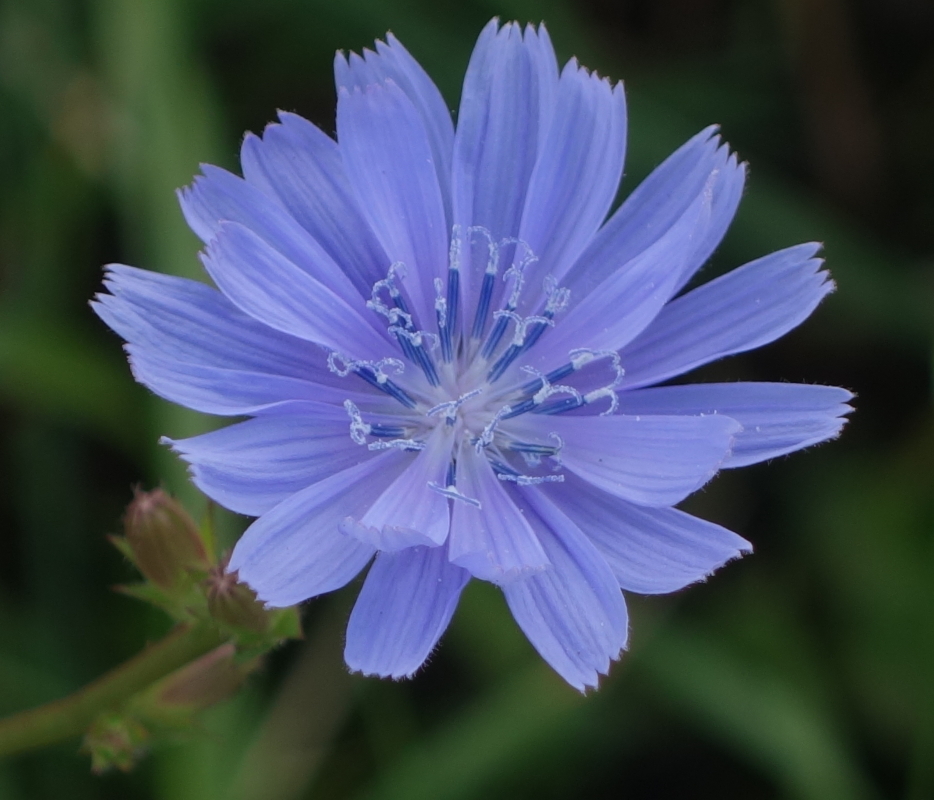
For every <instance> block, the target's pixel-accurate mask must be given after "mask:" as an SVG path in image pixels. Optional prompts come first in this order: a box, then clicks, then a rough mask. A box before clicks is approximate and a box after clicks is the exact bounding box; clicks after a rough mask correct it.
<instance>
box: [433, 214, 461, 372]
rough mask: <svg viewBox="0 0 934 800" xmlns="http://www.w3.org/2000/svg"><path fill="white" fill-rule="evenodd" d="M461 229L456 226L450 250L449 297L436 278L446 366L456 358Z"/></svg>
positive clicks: (437, 306) (443, 355)
mask: <svg viewBox="0 0 934 800" xmlns="http://www.w3.org/2000/svg"><path fill="white" fill-rule="evenodd" d="M461 245H462V240H461V227H460V225H455V226H454V228H453V230H452V234H451V247H450V249H449V250H448V288H447V297H443V296H442V291H443V288H444V287H443V284H442V282H441V279H440V278H435V280H434V284H435V295H436V296H435V312H436V313H437V315H438V332H439V333H440V334H441V357H442V358H443V359H444V363H445V364H450V363H451V361H452V360H453V358H454V347H453V338H454V337H453V332H454V330H455V326H456V325H457V309H458V305H459V303H460V279H461V278H460V265H461Z"/></svg>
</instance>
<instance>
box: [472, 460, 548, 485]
mask: <svg viewBox="0 0 934 800" xmlns="http://www.w3.org/2000/svg"><path fill="white" fill-rule="evenodd" d="M490 466H491V467H493V472H495V473H496V477H497V478H499V479H500V480H501V481H510V482H512V483H515V484H516V485H517V486H535V485H537V484H539V483H563V482H564V475H523V474H522V473H521V472H519V471H518V470H515V469H513V468H512V467H510V466H508V465H507V464H504V463H503V462H502V461H496V460H494V459H492V458H491V459H490Z"/></svg>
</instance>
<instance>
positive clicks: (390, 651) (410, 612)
mask: <svg viewBox="0 0 934 800" xmlns="http://www.w3.org/2000/svg"><path fill="white" fill-rule="evenodd" d="M469 579H470V574H469V573H468V572H467V571H466V570H463V569H461V568H460V567H457V566H455V565H454V564H451V563H450V562H449V561H448V558H447V552H446V548H444V547H412V548H410V549H408V550H402V551H400V552H398V553H380V554H379V555H378V556H377V557H376V561H375V562H374V563H373V566H372V567H371V568H370V572H369V574H368V575H367V577H366V582H365V583H364V584H363V589H362V590H361V591H360V596H359V597H358V598H357V602H356V605H354V608H353V612H352V613H351V615H350V623H349V625H348V626H347V645H346V647H345V648H344V660H345V661H346V662H347V666H348V667H350V669H351V670H353V671H354V672H362V673H363V674H365V675H379V676H380V677H383V678H389V677H391V678H409V677H411V676H412V675H413V674H414V673H415V671H416V670H417V669H418V668H419V667H420V666H421V665H422V664H424V663H425V659H427V658H428V655H429V654H430V653H431V651H432V649H433V648H434V646H435V645H436V644H437V643H438V639H440V638H441V634H443V633H444V631H445V630H446V629H447V627H448V623H449V622H450V621H451V616H452V615H453V614H454V609H455V608H457V601H458V600H459V599H460V595H461V590H462V589H463V588H464V586H466V585H467V581H468V580H469Z"/></svg>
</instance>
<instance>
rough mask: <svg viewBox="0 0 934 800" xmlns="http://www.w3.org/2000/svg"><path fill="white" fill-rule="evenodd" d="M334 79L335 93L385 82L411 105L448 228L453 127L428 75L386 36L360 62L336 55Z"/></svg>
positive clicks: (400, 46)
mask: <svg viewBox="0 0 934 800" xmlns="http://www.w3.org/2000/svg"><path fill="white" fill-rule="evenodd" d="M348 62H349V63H348ZM334 75H335V83H336V84H337V88H338V90H340V89H353V88H360V89H363V88H366V86H368V85H369V84H373V83H384V82H385V81H386V80H387V79H389V80H391V81H392V82H393V83H395V84H396V86H398V87H399V88H400V89H402V91H403V92H405V95H406V97H408V98H409V100H411V101H412V104H413V105H414V106H415V108H416V109H417V110H418V112H419V114H420V115H421V120H422V124H423V125H424V126H425V132H426V133H427V134H428V144H429V146H430V147H431V156H432V159H433V160H434V163H435V167H436V171H437V175H438V186H439V187H440V189H441V197H442V198H443V200H444V203H445V208H446V219H447V220H448V224H449V225H450V219H451V209H450V205H449V204H450V195H451V151H452V150H453V148H454V123H453V121H452V120H451V112H450V110H449V109H448V106H447V103H445V102H444V98H443V97H442V96H441V92H439V91H438V87H437V86H435V84H434V81H432V80H431V78H430V77H429V76H428V73H427V72H425V70H424V69H422V66H421V64H419V63H418V62H417V61H416V60H415V59H414V58H412V56H411V54H410V53H409V51H408V50H406V49H405V48H404V47H403V46H402V43H401V42H400V41H399V40H398V39H397V38H396V37H395V36H393V35H392V34H391V33H389V34H387V35H386V41H385V42H381V41H379V40H377V42H376V52H375V53H374V52H373V51H372V50H364V51H363V58H360V56H358V55H357V54H356V53H351V54H350V57H349V59H345V58H344V56H343V54H342V53H338V54H337V56H336V57H335V59H334Z"/></svg>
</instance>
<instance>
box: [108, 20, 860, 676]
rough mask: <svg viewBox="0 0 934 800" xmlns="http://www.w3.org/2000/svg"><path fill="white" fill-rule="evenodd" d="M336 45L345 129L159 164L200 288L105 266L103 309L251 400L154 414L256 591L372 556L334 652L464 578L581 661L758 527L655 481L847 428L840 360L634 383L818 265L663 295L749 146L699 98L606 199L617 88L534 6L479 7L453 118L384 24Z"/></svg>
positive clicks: (784, 312) (676, 361) (816, 271)
mask: <svg viewBox="0 0 934 800" xmlns="http://www.w3.org/2000/svg"><path fill="white" fill-rule="evenodd" d="M335 71H336V76H337V87H338V108H337V140H336V141H335V140H334V139H332V138H330V137H329V136H327V135H326V134H325V133H323V132H322V131H320V130H319V129H318V128H316V127H315V126H314V125H312V124H311V123H309V122H307V121H305V120H304V119H302V118H301V117H298V116H296V115H294V114H289V113H282V114H280V115H279V122H278V123H276V124H272V125H270V126H269V127H268V128H267V129H266V130H265V132H264V134H263V136H262V138H260V137H257V136H253V135H248V136H247V137H246V139H245V140H244V143H243V149H242V153H241V163H242V167H243V175H244V177H243V178H239V177H237V176H235V175H232V174H230V173H228V172H225V171H223V170H221V169H218V168H215V167H210V166H208V167H205V168H204V174H203V175H202V176H200V177H198V178H197V179H196V180H195V182H194V184H193V185H192V186H191V187H190V188H188V189H186V190H183V191H182V192H181V193H180V199H181V204H182V209H183V211H184V213H185V216H186V219H187V220H188V222H189V224H190V225H191V227H192V228H193V230H194V231H195V232H196V233H197V234H198V235H199V236H200V237H201V239H202V240H203V241H204V242H205V244H206V249H205V252H204V255H203V258H202V260H203V262H204V266H205V268H206V269H207V271H208V273H209V274H210V276H211V278H212V279H213V281H214V283H215V284H216V286H217V289H214V288H211V287H209V286H206V285H203V284H200V283H196V282H192V281H188V280H183V279H180V278H173V277H168V276H165V275H158V274H154V273H150V272H144V271H141V270H137V269H133V268H131V267H126V266H120V265H112V266H110V267H109V268H108V276H107V280H106V286H107V288H108V290H109V292H110V294H101V295H99V296H98V297H97V300H96V302H95V310H96V311H97V313H98V314H99V315H100V316H101V317H102V318H103V319H104V320H105V321H106V322H107V323H108V324H109V325H110V326H111V327H112V328H113V329H114V330H115V331H117V332H118V333H120V334H121V335H122V336H123V337H124V338H125V339H126V340H127V342H128V344H127V350H128V352H129V356H130V360H131V363H132V367H133V371H134V374H135V375H136V377H137V379H138V380H140V381H141V382H143V383H144V384H146V385H147V386H149V387H150V388H151V389H152V390H153V391H154V392H156V393H157V394H159V395H161V396H163V397H165V398H167V399H169V400H172V401H174V402H176V403H181V404H183V405H186V406H189V407H191V408H195V409H198V410H200V411H204V412H207V413H211V414H220V415H230V416H240V415H246V416H249V417H251V419H248V420H247V421H245V422H237V423H236V424H233V425H230V426H229V427H226V428H223V429H222V430H218V431H215V432H212V433H208V434H205V435H203V436H196V437H194V438H191V439H185V440H180V441H171V440H167V441H169V443H170V444H171V445H172V447H173V448H174V449H175V450H176V451H177V452H178V453H179V454H180V455H181V456H182V457H183V458H184V459H185V460H186V461H188V463H189V464H190V465H191V472H192V476H193V479H194V481H195V483H196V484H197V485H198V486H199V487H200V488H201V489H202V490H203V491H204V492H205V493H206V494H207V495H208V496H210V497H212V498H214V499H215V500H216V501H217V502H219V503H221V504H222V505H225V506H227V507H228V508H230V509H233V510H234V511H237V512H240V513H243V514H247V515H251V516H255V517H258V519H257V520H256V521H255V522H254V523H253V524H252V525H251V526H250V528H249V529H248V530H247V531H246V533H245V534H244V536H243V537H242V539H241V540H240V541H239V543H238V544H237V546H236V548H235V549H234V552H233V555H232V558H231V562H230V569H231V570H237V571H238V574H239V578H240V579H241V580H242V581H244V582H246V583H247V584H248V585H249V586H251V587H252V588H253V589H254V590H255V591H256V593H257V594H258V596H259V598H260V599H261V600H263V601H264V602H266V603H267V604H269V605H271V606H287V605H290V604H293V603H298V602H301V601H302V600H305V599H307V598H310V597H314V596H316V595H319V594H322V593H323V592H328V591H331V590H334V589H337V588H339V587H341V586H343V585H344V584H346V583H347V582H348V581H350V580H351V579H352V578H353V577H354V576H355V575H356V574H357V573H359V572H360V571H361V570H362V569H364V567H366V566H367V564H369V563H370V562H371V561H372V564H371V566H370V568H369V573H368V575H367V577H366V581H365V583H364V585H363V589H362V591H361V592H360V596H359V598H358V599H357V602H356V606H355V607H354V610H353V613H352V614H351V617H350V623H349V628H348V633H347V645H346V652H345V655H346V659H347V663H348V664H349V665H350V667H351V668H353V669H355V670H360V671H362V672H364V673H368V674H377V675H383V676H393V677H401V676H408V675H411V674H412V673H414V672H415V671H416V670H417V669H418V668H419V667H420V666H421V665H422V664H423V662H424V661H425V659H426V658H427V656H428V654H429V653H430V651H431V650H432V648H433V647H434V646H435V644H436V643H437V641H438V639H439V637H440V636H441V634H442V633H443V632H444V630H445V628H446V627H447V625H448V622H449V620H450V618H451V615H452V614H453V612H454V609H455V606H456V605H457V602H458V598H459V596H460V593H461V590H462V589H463V588H464V586H465V584H466V583H467V582H468V580H470V578H471V577H473V578H479V579H481V580H486V581H491V582H493V583H495V584H497V585H498V586H500V587H501V588H502V591H503V594H504V595H505V598H506V602H507V603H508V605H509V608H510V609H511V611H512V613H513V616H514V617H515V619H516V621H517V622H518V624H519V625H520V627H521V628H522V630H523V631H524V632H525V633H526V635H527V636H528V637H529V639H530V640H531V642H532V644H533V645H534V646H535V647H536V649H537V650H538V651H539V653H541V655H542V656H543V657H544V658H545V659H546V661H548V663H549V664H551V666H552V667H553V668H554V669H555V670H557V671H558V672H559V673H560V674H561V675H562V676H563V677H564V678H565V679H566V680H567V681H568V682H569V683H571V684H572V685H574V686H576V687H578V688H581V689H583V688H585V687H587V686H593V685H596V682H597V677H598V674H601V673H602V674H605V673H606V672H607V670H608V669H609V665H610V662H611V660H612V659H615V658H617V657H618V656H619V654H620V652H621V651H622V649H623V648H624V647H625V645H626V639H627V628H628V623H627V615H626V606H625V603H624V599H623V596H622V593H621V592H620V588H622V589H624V590H628V591H633V592H641V593H650V594H651V593H661V592H671V591H674V590H676V589H680V588H681V587H683V586H685V585H687V584H689V583H692V582H694V581H698V580H701V579H703V578H704V577H705V576H707V575H708V574H709V573H710V572H712V571H713V570H714V569H716V568H717V567H719V566H720V565H722V564H723V563H724V562H726V561H727V560H729V559H731V558H734V557H736V556H738V555H740V554H742V553H744V552H748V551H749V550H750V545H749V544H748V542H746V541H745V540H744V539H742V538H741V537H739V536H737V535H736V534H734V533H731V532H730V531H728V530H725V529H724V528H721V527H720V526H718V525H714V524H712V523H709V522H705V521H702V520H700V519H697V518H695V517H692V516H689V515H688V514H686V513H684V512H682V511H679V510H677V509H675V508H674V506H675V504H677V503H679V502H680V501H681V500H683V499H684V498H685V497H686V496H687V495H689V494H690V493H691V492H693V491H695V490H696V489H698V488H700V487H701V486H703V485H704V484H705V483H706V482H707V481H708V480H709V479H710V478H711V477H712V476H713V475H714V473H716V472H717V470H718V469H720V468H725V467H738V466H743V465H746V464H751V463H754V462H757V461H762V460H764V459H768V458H772V457H774V456H777V455H781V454H783V453H788V452H791V451H793V450H797V449H799V448H801V447H805V446H806V445H809V444H813V443H815V442H819V441H822V440H824V439H827V438H829V437H832V436H834V435H836V434H837V433H838V432H839V430H840V428H841V426H842V424H843V421H842V419H841V415H842V414H844V413H846V411H847V410H848V406H847V405H845V404H846V402H847V400H849V399H850V394H849V393H848V392H846V391H844V390H842V389H836V388H830V387H823V386H810V385H795V384H779V383H726V384H699V385H678V386H655V384H659V383H662V382H663V381H666V380H667V379H669V378H671V377H673V376H677V375H680V374H681V373H684V372H686V371H688V370H690V369H692V368H694V367H697V366H699V365H701V364H704V363H706V362H709V361H712V360H714V359H718V358H721V357H723V356H727V355H730V354H732V353H737V352H741V351H744V350H749V349H751V348H754V347H758V346H760V345H763V344H766V343H767V342H770V341H772V340H773V339H775V338H777V337H779V336H781V335H782V334H784V333H785V332H786V331H788V330H790V329H791V328H793V327H795V326H796V325H798V324H799V323H800V322H802V321H803V320H804V319H805V318H806V317H807V316H808V315H809V314H810V313H811V311H812V310H813V309H814V308H815V306H816V305H817V304H818V303H819V302H820V300H821V299H822V298H823V297H824V296H825V295H826V294H827V293H828V292H830V291H831V289H832V284H831V282H830V281H829V280H828V278H827V275H826V273H825V272H822V271H821V269H820V267H821V261H820V260H819V259H817V258H816V257H815V256H816V253H817V250H818V246H817V245H814V244H805V245H799V246H797V247H792V248H789V249H787V250H782V251H779V252H777V253H773V254H772V255H769V256H766V257H764V258H761V259H758V260H757V261H753V262H751V263H749V264H746V265H745V266H743V267H740V268H739V269H737V270H735V271H734V272H731V273H729V274H727V275H725V276H723V277H720V278H717V279H716V280H713V281H710V282H708V283H706V284H704V285H701V286H700V287H699V288H696V289H692V290H691V291H688V292H686V293H680V292H681V290H682V289H683V288H684V287H685V285H686V284H687V283H688V282H689V281H690V280H691V279H692V277H693V276H694V274H695V273H696V272H697V270H698V269H699V268H700V267H701V266H702V265H703V264H704V262H705V261H706V260H707V258H708V257H709V256H710V254H711V252H712V251H713V249H714V248H715V247H716V245H717V244H718V243H719V241H720V239H721V238H722V236H723V234H724V232H725V230H726V228H727V226H728V225H729V223H730V221H731V219H732V217H733V214H734V212H735V209H736V206H737V204H738V202H739V198H740V194H741V193H742V188H743V181H744V176H745V170H744V166H743V165H742V164H740V163H739V162H738V161H737V159H736V157H735V155H732V154H731V153H730V152H729V150H728V148H727V147H726V145H724V144H722V143H721V141H720V140H719V138H718V136H717V134H716V130H715V129H714V128H708V129H706V130H704V131H702V132H701V133H699V134H698V135H697V136H695V137H694V138H693V139H691V140H690V141H688V142H687V143H686V144H685V145H684V146H683V147H681V148H680V149H679V150H678V151H677V152H675V153H674V154H673V155H672V156H671V157H670V158H668V160H666V161H665V162H664V163H663V164H662V165H661V166H659V167H658V168H657V169H656V170H655V172H654V173H653V174H652V175H651V176H649V178H648V179H647V180H646V181H645V182H644V183H643V184H642V185H641V186H639V187H638V188H637V189H636V190H635V191H634V192H633V193H632V194H631V195H630V196H629V198H628V199H627V200H626V201H625V202H624V203H623V205H622V206H621V207H620V208H619V209H618V210H616V211H615V212H614V213H613V214H611V215H609V218H607V217H608V214H609V212H610V209H611V206H612V204H613V200H614V197H615V196H616V192H617V188H618V184H619V181H620V179H621V176H622V170H623V157H624V151H625V141H626V107H625V100H624V95H623V89H622V86H621V85H620V84H616V85H613V84H611V83H610V82H609V81H607V80H605V79H601V78H599V77H597V76H596V75H593V74H591V73H589V72H588V71H586V70H585V69H583V68H582V67H580V66H579V65H578V64H577V62H576V61H574V60H572V61H570V62H569V63H568V64H566V65H565V66H564V68H563V69H559V67H558V64H557V61H556V59H555V55H554V51H553V49H552V47H551V43H550V41H549V39H548V34H547V32H546V31H545V28H544V27H539V28H537V29H536V28H533V27H531V26H529V27H527V28H525V29H524V30H523V29H522V28H521V27H520V26H519V25H517V24H507V25H504V26H502V27H500V26H499V24H498V23H497V22H496V21H495V20H494V21H493V22H491V23H490V24H489V25H487V27H486V28H485V29H484V31H483V32H482V34H481V35H480V39H479V41H478V43H477V46H476V48H475V50H474V53H473V56H472V57H471V60H470V65H469V67H468V70H467V76H466V79H465V82H464V88H463V94H462V98H461V105H460V111H459V114H458V122H457V127H456V129H455V127H454V125H453V123H452V120H451V115H450V113H449V111H448V109H447V106H446V105H445V102H444V100H443V99H442V97H441V95H440V93H439V92H438V90H437V89H436V88H435V86H434V84H433V83H432V82H431V80H430V79H429V78H428V76H427V75H426V74H425V72H424V71H423V70H422V69H421V67H420V66H419V65H418V64H417V63H416V62H415V61H414V59H413V58H412V57H411V56H410V55H409V53H408V52H407V51H406V50H405V49H404V48H403V47H402V45H401V44H400V43H399V42H398V41H397V40H396V39H395V38H394V37H393V36H391V35H389V36H388V37H387V40H386V42H385V43H384V42H377V44H376V50H375V51H365V52H364V55H363V56H362V57H361V56H357V55H356V54H351V55H350V56H349V57H348V58H345V57H344V56H343V55H340V54H339V55H338V56H337V59H336V62H335ZM679 293H680V294H679ZM374 557H375V558H374Z"/></svg>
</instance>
